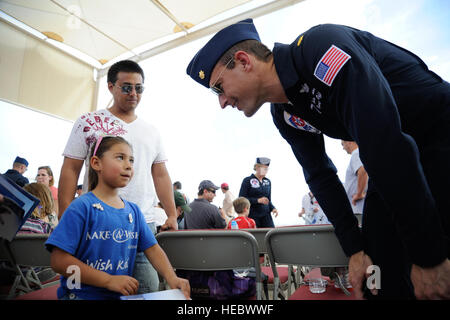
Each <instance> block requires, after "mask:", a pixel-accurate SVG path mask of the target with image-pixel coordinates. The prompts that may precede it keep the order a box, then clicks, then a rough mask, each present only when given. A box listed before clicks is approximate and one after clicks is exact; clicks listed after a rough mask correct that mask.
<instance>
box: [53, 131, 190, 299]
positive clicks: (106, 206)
mask: <svg viewBox="0 0 450 320" xmlns="http://www.w3.org/2000/svg"><path fill="white" fill-rule="evenodd" d="M91 154H92V156H91V157H90V166H89V191H90V192H88V193H86V194H84V195H82V196H80V197H79V198H77V199H75V200H74V201H73V202H72V203H71V204H70V206H69V207H68V208H67V210H66V211H65V213H64V215H63V217H62V219H61V221H60V223H59V225H58V227H57V228H56V229H55V230H54V231H53V233H52V234H51V235H50V237H49V239H48V240H47V242H46V246H47V248H48V249H49V250H51V264H52V268H53V269H54V270H55V271H56V272H58V273H60V274H61V275H62V278H61V286H60V288H59V289H58V298H59V299H118V298H119V297H120V296H121V295H133V294H136V292H137V289H138V285H139V284H138V281H137V280H136V279H134V278H132V277H131V275H132V272H133V266H134V261H135V257H136V253H137V251H144V253H145V255H146V256H147V258H148V260H149V261H150V262H151V263H152V265H153V266H154V267H155V269H156V270H157V271H158V272H159V273H160V274H161V275H162V276H163V277H164V278H165V279H166V281H167V283H168V284H169V286H170V287H171V288H179V289H181V290H182V291H183V293H184V295H185V296H186V297H187V298H188V297H189V295H190V287H189V282H188V281H187V280H185V279H181V278H178V277H177V276H176V275H175V272H174V271H173V268H172V266H171V264H170V262H169V260H168V258H167V256H166V254H165V253H164V251H163V250H162V249H161V247H160V246H159V245H158V244H157V243H156V240H155V237H154V236H153V234H152V232H151V231H150V229H149V228H148V226H147V224H146V223H145V219H144V216H143V215H142V212H141V211H140V209H139V208H138V207H137V206H136V205H135V204H134V203H131V202H128V201H126V200H123V199H121V198H120V197H119V196H118V189H119V188H121V187H124V186H126V185H127V184H128V183H129V182H130V180H131V178H132V176H133V161H134V159H133V154H132V149H131V146H130V145H129V144H128V142H127V141H126V140H125V139H123V138H121V137H100V138H99V139H98V140H97V143H96V145H95V146H94V147H93V152H92V153H91ZM72 272H73V274H72ZM77 276H79V281H80V282H81V284H80V285H77V282H76V277H77ZM69 277H70V278H69Z"/></svg>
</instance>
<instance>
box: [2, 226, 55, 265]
mask: <svg viewBox="0 0 450 320" xmlns="http://www.w3.org/2000/svg"><path fill="white" fill-rule="evenodd" d="M48 236H49V235H48V234H17V235H16V237H15V238H14V239H13V240H12V241H11V242H10V243H9V248H10V249H11V253H12V255H13V257H14V259H15V262H16V264H18V265H22V266H33V267H48V266H50V252H49V251H48V250H47V249H45V246H44V243H45V241H47V239H48Z"/></svg>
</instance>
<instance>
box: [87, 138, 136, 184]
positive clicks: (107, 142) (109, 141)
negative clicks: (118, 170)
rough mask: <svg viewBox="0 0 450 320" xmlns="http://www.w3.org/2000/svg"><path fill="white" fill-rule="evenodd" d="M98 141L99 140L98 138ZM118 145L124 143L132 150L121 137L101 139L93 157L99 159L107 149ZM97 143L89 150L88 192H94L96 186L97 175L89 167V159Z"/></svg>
mask: <svg viewBox="0 0 450 320" xmlns="http://www.w3.org/2000/svg"><path fill="white" fill-rule="evenodd" d="M98 139H99V138H98ZM119 143H125V144H127V145H128V146H129V147H130V148H132V146H131V144H130V143H129V142H128V141H127V140H125V139H124V138H122V137H109V136H108V137H103V138H102V141H100V144H99V145H98V148H97V152H96V153H95V156H97V157H99V158H100V159H101V158H102V157H103V154H104V153H105V152H106V151H108V150H109V149H111V147H112V146H113V145H115V144H119ZM96 144H97V143H93V144H92V147H91V150H90V152H89V171H88V185H89V188H88V190H89V191H91V190H94V189H95V187H96V186H97V184H98V174H97V172H96V171H95V170H94V169H93V168H92V166H91V158H92V157H93V156H94V154H93V153H94V150H95V145H96Z"/></svg>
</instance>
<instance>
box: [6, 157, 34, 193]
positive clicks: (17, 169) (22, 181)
mask: <svg viewBox="0 0 450 320" xmlns="http://www.w3.org/2000/svg"><path fill="white" fill-rule="evenodd" d="M27 170H28V161H27V160H26V159H24V158H21V157H16V159H15V160H14V163H13V168H12V169H9V170H8V171H6V172H5V173H4V174H3V175H4V176H5V177H7V178H8V179H10V180H11V181H13V182H14V183H16V184H17V185H19V186H21V187H23V186H25V185H26V184H28V183H29V181H28V179H27V178H26V177H24V176H23V174H24V173H25V171H27Z"/></svg>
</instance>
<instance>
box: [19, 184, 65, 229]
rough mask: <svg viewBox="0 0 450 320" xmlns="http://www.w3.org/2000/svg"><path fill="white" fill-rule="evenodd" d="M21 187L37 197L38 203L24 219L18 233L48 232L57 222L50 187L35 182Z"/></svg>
mask: <svg viewBox="0 0 450 320" xmlns="http://www.w3.org/2000/svg"><path fill="white" fill-rule="evenodd" d="M23 188H24V190H25V191H27V192H29V193H31V194H32V195H33V196H35V197H36V198H38V199H39V200H40V203H39V206H37V207H36V208H35V209H34V211H33V212H32V213H31V215H30V217H29V218H28V219H27V220H26V221H25V223H24V224H23V226H22V228H21V229H20V230H19V233H50V232H51V231H52V230H53V229H54V228H55V227H56V225H57V224H58V216H57V214H56V213H55V210H54V208H55V207H54V201H53V198H52V194H51V192H50V189H49V188H48V187H47V186H46V185H44V184H40V183H35V182H33V183H29V184H27V185H25V186H24V187H23Z"/></svg>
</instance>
